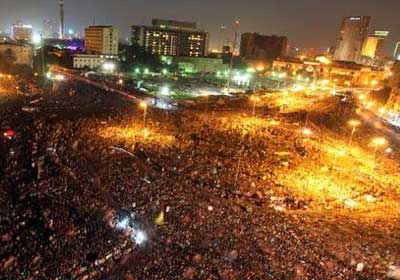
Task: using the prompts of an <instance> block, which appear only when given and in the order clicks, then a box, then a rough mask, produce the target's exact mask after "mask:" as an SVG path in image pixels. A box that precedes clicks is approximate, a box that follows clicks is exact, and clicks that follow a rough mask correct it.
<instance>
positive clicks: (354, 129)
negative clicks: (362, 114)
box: [349, 120, 360, 146]
mask: <svg viewBox="0 0 400 280" xmlns="http://www.w3.org/2000/svg"><path fill="white" fill-rule="evenodd" d="M349 125H350V126H351V127H352V130H351V135H350V139H349V146H350V145H351V142H352V141H353V137H354V133H355V132H356V128H357V126H359V125H360V122H359V121H357V120H350V121H349Z"/></svg>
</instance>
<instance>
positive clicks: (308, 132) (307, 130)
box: [303, 128, 312, 137]
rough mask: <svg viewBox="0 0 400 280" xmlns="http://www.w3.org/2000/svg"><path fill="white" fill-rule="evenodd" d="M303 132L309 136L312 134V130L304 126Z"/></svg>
mask: <svg viewBox="0 0 400 280" xmlns="http://www.w3.org/2000/svg"><path fill="white" fill-rule="evenodd" d="M303 134H304V135H305V136H307V137H308V136H310V135H311V134H312V131H311V129H309V128H304V129H303Z"/></svg>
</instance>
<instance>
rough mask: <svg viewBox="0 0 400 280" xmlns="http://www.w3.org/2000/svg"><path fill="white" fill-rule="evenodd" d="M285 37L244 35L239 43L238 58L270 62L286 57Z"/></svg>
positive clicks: (286, 40) (255, 34) (286, 42)
mask: <svg viewBox="0 0 400 280" xmlns="http://www.w3.org/2000/svg"><path fill="white" fill-rule="evenodd" d="M287 46H288V39H287V37H281V36H275V35H273V36H265V35H260V34H258V33H244V34H242V38H241V41H240V56H241V57H243V58H244V59H245V60H264V61H272V60H275V59H277V58H278V57H283V56H285V55H286V51H287Z"/></svg>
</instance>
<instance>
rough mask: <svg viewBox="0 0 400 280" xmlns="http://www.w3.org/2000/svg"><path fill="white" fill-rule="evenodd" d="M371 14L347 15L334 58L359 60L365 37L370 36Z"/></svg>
mask: <svg viewBox="0 0 400 280" xmlns="http://www.w3.org/2000/svg"><path fill="white" fill-rule="evenodd" d="M370 21H371V17H369V16H362V17H360V16H351V17H345V18H344V19H343V21H342V27H341V29H340V34H339V38H338V41H337V44H336V50H335V54H334V56H333V59H334V60H339V61H351V62H359V61H360V58H361V52H362V48H363V44H364V41H365V39H366V38H367V36H368V27H369V23H370Z"/></svg>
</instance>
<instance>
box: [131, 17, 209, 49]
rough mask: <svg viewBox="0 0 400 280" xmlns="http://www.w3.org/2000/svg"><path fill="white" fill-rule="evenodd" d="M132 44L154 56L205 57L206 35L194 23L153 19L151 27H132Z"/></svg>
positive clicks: (206, 47)
mask: <svg viewBox="0 0 400 280" xmlns="http://www.w3.org/2000/svg"><path fill="white" fill-rule="evenodd" d="M132 43H135V44H138V45H139V46H142V47H144V48H145V49H146V51H148V52H151V53H152V54H156V55H167V56H197V57H199V56H205V55H207V49H208V34H207V33H206V32H205V31H202V30H200V29H197V25H196V23H194V22H181V21H174V20H160V19H153V21H152V25H151V26H143V25H142V26H132Z"/></svg>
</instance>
